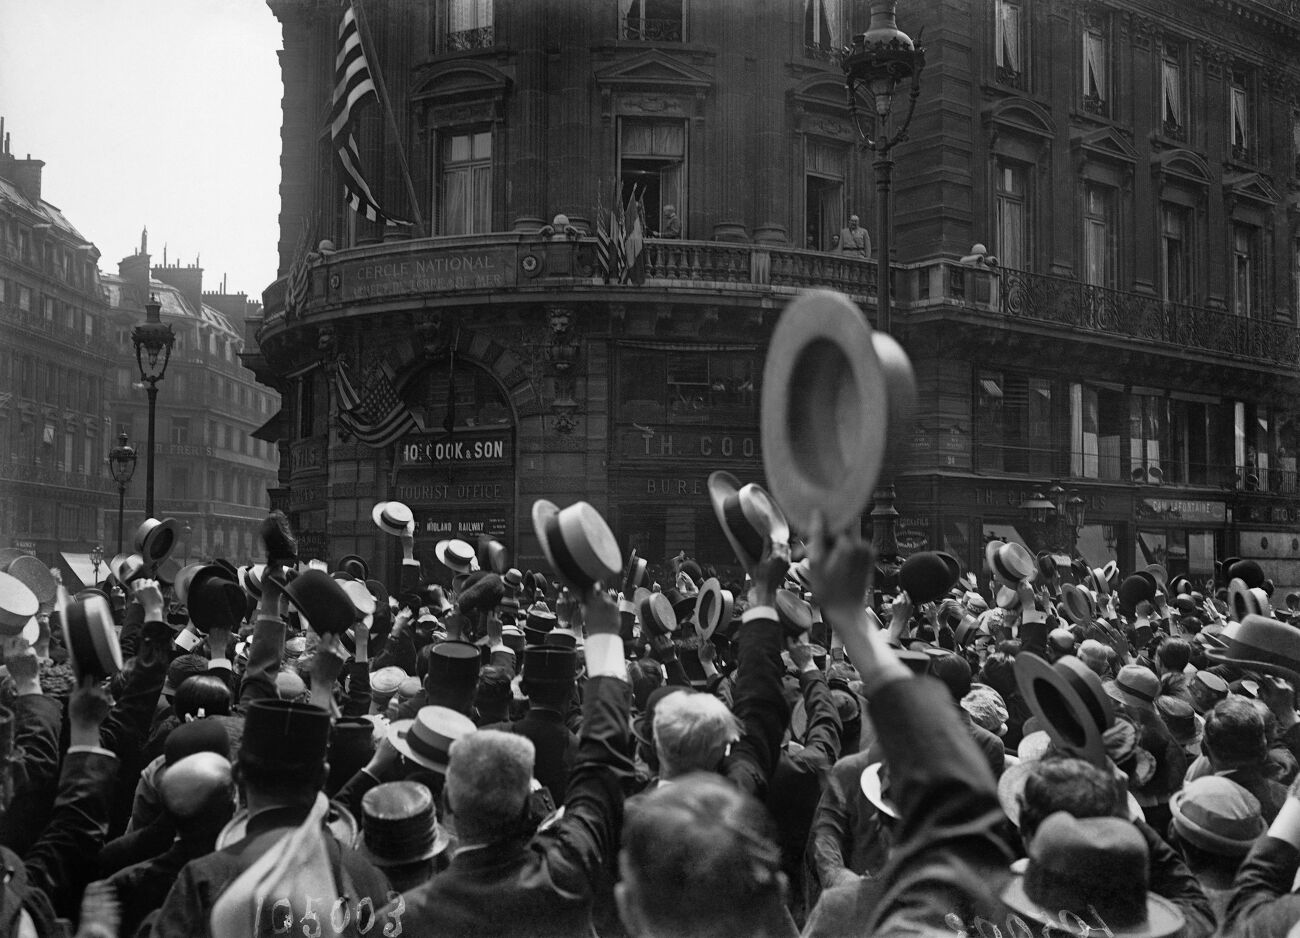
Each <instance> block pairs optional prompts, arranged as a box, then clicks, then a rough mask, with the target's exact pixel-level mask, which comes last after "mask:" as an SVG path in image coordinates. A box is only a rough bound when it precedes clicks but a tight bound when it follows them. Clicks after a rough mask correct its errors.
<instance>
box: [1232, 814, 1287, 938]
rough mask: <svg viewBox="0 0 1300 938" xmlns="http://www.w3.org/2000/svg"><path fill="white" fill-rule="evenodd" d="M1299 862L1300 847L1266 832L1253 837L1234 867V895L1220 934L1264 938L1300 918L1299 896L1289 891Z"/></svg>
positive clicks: (1285, 928) (1280, 931)
mask: <svg viewBox="0 0 1300 938" xmlns="http://www.w3.org/2000/svg"><path fill="white" fill-rule="evenodd" d="M1298 866H1300V850H1296V848H1295V847H1293V846H1291V845H1290V844H1289V843H1287V842H1286V841H1285V840H1281V839H1279V838H1277V837H1269V836H1267V835H1265V836H1263V837H1261V838H1260V839H1259V840H1257V841H1255V846H1254V847H1252V848H1251V851H1250V854H1249V855H1248V856H1247V857H1246V860H1245V862H1243V863H1242V864H1241V867H1240V868H1239V869H1238V870H1237V878H1236V880H1235V881H1234V882H1233V884H1232V886H1233V897H1232V901H1230V902H1229V903H1228V909H1227V912H1226V913H1224V917H1223V921H1222V922H1220V923H1219V927H1220V934H1224V935H1234V936H1245V938H1265V936H1278V935H1285V934H1287V933H1288V932H1289V931H1290V929H1291V927H1292V926H1293V925H1294V924H1295V923H1296V921H1297V920H1300V896H1292V895H1289V893H1290V892H1291V885H1292V883H1293V882H1294V881H1295V875H1296V869H1297V867H1298Z"/></svg>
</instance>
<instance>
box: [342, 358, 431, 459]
mask: <svg viewBox="0 0 1300 938" xmlns="http://www.w3.org/2000/svg"><path fill="white" fill-rule="evenodd" d="M334 388H335V391H336V393H337V394H338V402H339V422H340V423H342V424H343V427H344V429H346V430H347V431H348V432H349V433H351V434H352V435H353V436H355V437H356V438H357V439H358V440H359V441H360V442H362V443H364V444H366V445H367V446H370V447H372V448H374V449H382V448H383V447H385V446H387V445H388V444H389V443H392V442H394V441H396V440H398V439H400V438H401V437H403V436H405V435H406V434H408V433H413V432H415V431H416V430H419V429H421V428H420V422H419V421H418V420H416V418H415V414H413V413H411V410H410V408H409V407H407V406H406V404H405V403H403V401H402V399H401V398H400V397H399V396H398V394H397V389H396V387H395V386H394V384H393V371H392V369H391V368H390V367H389V366H388V365H387V364H384V365H382V366H381V367H380V369H379V370H378V371H377V372H376V373H375V374H374V376H373V377H372V378H371V380H370V381H369V383H367V385H366V386H365V387H364V389H363V391H364V393H363V394H359V393H357V390H356V388H355V387H354V386H353V384H352V381H351V379H350V378H348V373H347V370H346V369H345V368H344V367H343V365H342V364H341V363H340V364H339V365H338V367H337V368H335V370H334Z"/></svg>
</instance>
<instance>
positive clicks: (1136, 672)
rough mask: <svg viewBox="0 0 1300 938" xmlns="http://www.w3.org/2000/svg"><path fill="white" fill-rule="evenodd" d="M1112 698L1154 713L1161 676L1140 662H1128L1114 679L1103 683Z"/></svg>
mask: <svg viewBox="0 0 1300 938" xmlns="http://www.w3.org/2000/svg"><path fill="white" fill-rule="evenodd" d="M1103 686H1104V687H1105V688H1106V693H1107V694H1109V695H1110V697H1111V699H1112V700H1114V701H1116V702H1118V703H1123V704H1128V705H1129V706H1131V707H1137V708H1138V709H1139V710H1146V711H1148V712H1151V713H1154V712H1155V709H1156V698H1157V697H1159V696H1160V678H1158V677H1156V674H1155V672H1154V671H1152V670H1151V669H1150V668H1147V667H1143V666H1142V665H1140V664H1126V665H1124V666H1123V667H1122V668H1120V669H1119V673H1118V674H1116V675H1115V679H1114V680H1113V681H1107V682H1105V684H1104V685H1103Z"/></svg>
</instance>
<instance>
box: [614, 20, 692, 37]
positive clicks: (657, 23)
mask: <svg viewBox="0 0 1300 938" xmlns="http://www.w3.org/2000/svg"><path fill="white" fill-rule="evenodd" d="M682 34H683V30H682V18H681V17H680V16H677V17H671V18H668V19H648V18H642V17H639V16H632V15H630V14H629V15H628V16H627V17H626V18H625V19H624V20H623V38H624V39H631V40H634V41H639V42H681V41H682Z"/></svg>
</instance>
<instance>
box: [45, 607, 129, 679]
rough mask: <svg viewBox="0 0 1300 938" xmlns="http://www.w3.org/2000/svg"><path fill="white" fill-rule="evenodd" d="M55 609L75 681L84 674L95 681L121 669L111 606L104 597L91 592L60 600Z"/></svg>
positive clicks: (120, 656)
mask: <svg viewBox="0 0 1300 938" xmlns="http://www.w3.org/2000/svg"><path fill="white" fill-rule="evenodd" d="M65 595H66V594H65ZM58 610H59V617H60V618H61V619H62V621H63V641H64V645H65V646H66V647H67V649H68V663H69V664H71V665H72V670H73V672H74V673H75V674H76V675H77V680H78V681H80V680H82V679H83V678H87V677H89V678H92V679H94V680H96V681H98V680H101V679H103V678H106V677H112V676H113V675H114V674H116V673H117V672H118V671H121V670H122V651H121V649H120V648H119V647H118V644H117V630H116V629H115V628H114V627H113V610H112V609H111V608H110V606H109V604H108V603H107V602H106V601H105V600H104V599H102V598H101V597H99V596H92V597H90V598H89V599H87V600H86V601H85V602H75V601H72V602H66V603H65V602H60V603H59V606H58Z"/></svg>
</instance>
